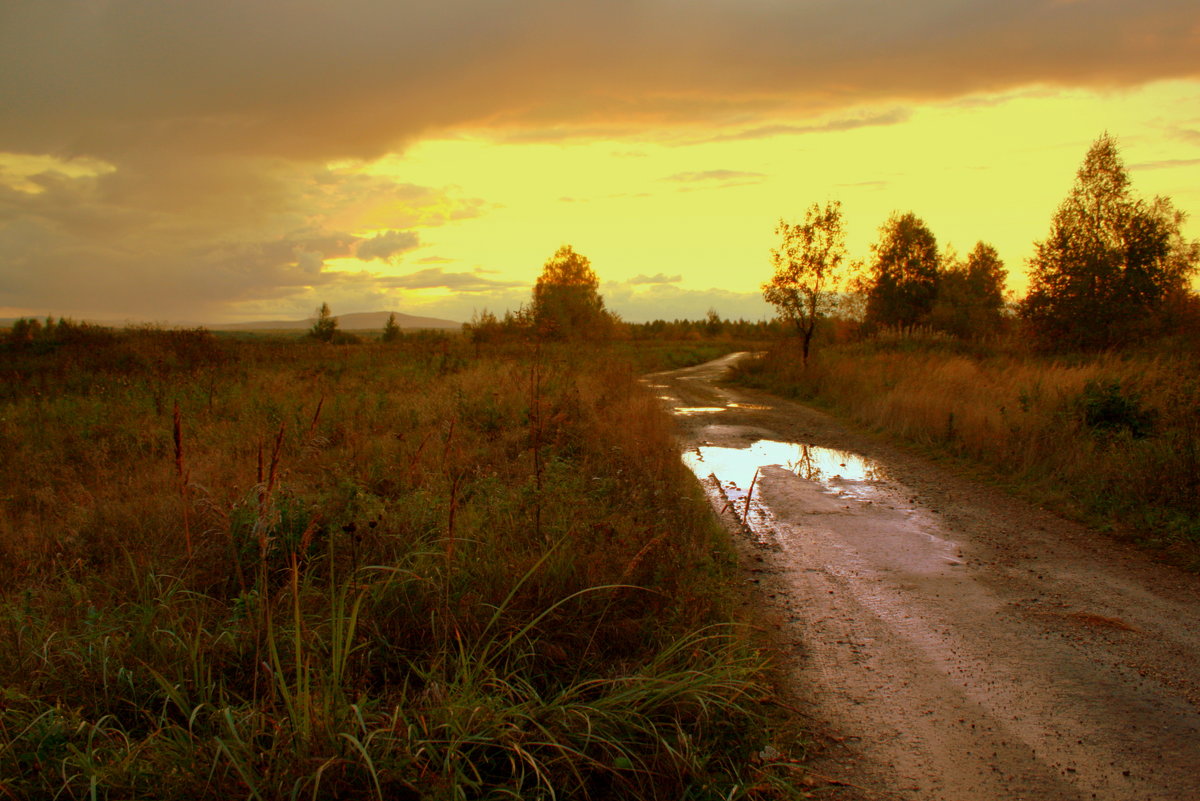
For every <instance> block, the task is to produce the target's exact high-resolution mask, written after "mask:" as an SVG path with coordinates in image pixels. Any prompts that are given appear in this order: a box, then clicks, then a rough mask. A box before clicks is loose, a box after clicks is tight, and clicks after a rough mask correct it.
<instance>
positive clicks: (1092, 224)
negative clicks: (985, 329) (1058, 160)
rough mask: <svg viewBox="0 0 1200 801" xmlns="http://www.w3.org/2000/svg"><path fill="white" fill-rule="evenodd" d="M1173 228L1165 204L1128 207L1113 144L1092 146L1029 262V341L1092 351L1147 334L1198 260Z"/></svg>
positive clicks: (1199, 249) (1175, 214)
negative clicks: (1048, 230) (1030, 333)
mask: <svg viewBox="0 0 1200 801" xmlns="http://www.w3.org/2000/svg"><path fill="white" fill-rule="evenodd" d="M1183 219H1184V215H1183V213H1182V212H1179V211H1177V210H1176V209H1175V208H1174V207H1173V206H1172V205H1171V202H1170V200H1168V199H1167V198H1162V197H1159V198H1155V199H1154V201H1152V202H1149V203H1147V202H1146V201H1144V200H1141V199H1139V198H1136V197H1134V196H1133V194H1132V191H1131V189H1130V181H1129V176H1128V173H1127V172H1126V169H1125V165H1124V164H1123V163H1122V161H1121V158H1120V155H1119V153H1118V151H1117V144H1116V142H1115V141H1114V140H1113V138H1112V137H1110V136H1108V135H1107V134H1106V135H1104V136H1101V137H1100V138H1099V139H1097V140H1096V141H1095V142H1094V143H1093V144H1092V146H1091V148H1090V149H1089V150H1088V153H1087V155H1086V157H1085V158H1084V161H1083V165H1082V166H1081V167H1080V168H1079V171H1078V173H1077V175H1076V180H1075V185H1074V187H1073V188H1072V189H1071V192H1070V194H1069V195H1068V196H1067V198H1066V200H1064V201H1063V203H1062V204H1061V205H1060V206H1059V208H1058V211H1057V212H1055V214H1054V218H1053V220H1052V222H1051V227H1050V234H1049V235H1048V236H1047V237H1046V239H1045V240H1043V241H1041V242H1038V243H1036V251H1035V254H1034V256H1033V257H1032V258H1031V259H1030V262H1029V267H1030V289H1029V294H1028V295H1027V297H1026V298H1025V300H1024V302H1023V303H1022V305H1021V314H1022V316H1023V317H1024V318H1025V319H1026V320H1027V321H1028V323H1029V324H1030V326H1031V328H1032V329H1033V331H1034V333H1035V335H1036V336H1037V337H1038V338H1039V339H1040V341H1041V342H1042V343H1043V344H1044V345H1046V346H1048V347H1052V348H1058V349H1063V348H1084V349H1102V348H1110V347H1115V346H1119V345H1122V344H1126V343H1129V342H1131V341H1137V340H1139V339H1141V338H1144V337H1145V336H1147V335H1149V334H1152V333H1156V329H1158V328H1160V327H1161V326H1159V325H1157V324H1158V323H1160V322H1161V321H1160V320H1158V319H1156V318H1157V317H1158V314H1159V312H1160V311H1161V310H1162V308H1163V306H1164V304H1165V302H1166V301H1167V300H1168V299H1169V298H1170V297H1171V296H1172V295H1173V294H1177V293H1179V292H1180V291H1182V290H1183V289H1184V287H1185V286H1186V282H1187V278H1188V276H1190V275H1191V274H1193V273H1194V272H1195V270H1196V267H1197V262H1198V260H1200V244H1198V243H1195V242H1185V241H1184V240H1183V238H1182V235H1181V233H1180V231H1181V225H1182V222H1183Z"/></svg>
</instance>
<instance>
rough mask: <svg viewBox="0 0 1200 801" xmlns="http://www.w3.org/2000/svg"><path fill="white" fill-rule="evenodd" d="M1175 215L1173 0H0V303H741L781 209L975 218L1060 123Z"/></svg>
mask: <svg viewBox="0 0 1200 801" xmlns="http://www.w3.org/2000/svg"><path fill="white" fill-rule="evenodd" d="M1106 131H1107V132H1108V133H1110V134H1112V135H1114V136H1115V137H1116V138H1117V140H1118V143H1119V145H1120V147H1121V152H1122V155H1123V157H1124V159H1125V162H1126V165H1127V166H1128V167H1129V168H1130V174H1131V177H1132V179H1133V186H1134V189H1135V191H1136V192H1137V193H1138V194H1140V195H1142V196H1144V197H1147V198H1149V197H1152V196H1154V195H1166V196H1168V197H1170V198H1172V199H1173V200H1174V202H1175V205H1176V206H1177V207H1179V208H1180V209H1182V210H1184V211H1185V212H1189V213H1190V214H1191V215H1193V216H1192V217H1191V218H1189V220H1188V222H1187V224H1186V233H1187V235H1188V236H1189V237H1190V238H1197V237H1200V223H1198V221H1197V219H1196V217H1195V215H1200V3H1197V2H1196V0H1140V1H1139V2H1130V1H1129V0H906V2H881V1H880V0H836V1H835V0H510V1H509V2H503V1H501V0H339V1H338V2H332V0H286V1H285V0H170V1H169V0H53V1H52V2H51V1H47V0H0V317H13V316H19V315H38V316H44V315H46V314H54V315H56V316H58V315H67V316H72V317H75V318H82V319H96V320H106V321H123V320H151V321H159V322H193V323H195V322H209V323H220V322H230V321H236V320H257V319H294V318H299V317H304V316H307V315H310V314H311V313H312V311H313V309H314V308H315V307H316V306H317V305H319V304H320V303H322V302H327V303H329V304H330V306H331V307H332V308H333V310H334V312H335V313H347V312H357V311H375V310H381V309H394V310H397V311H402V312H407V313H410V314H420V315H431V316H437V317H446V318H450V319H454V320H465V319H469V318H470V316H471V314H472V312H473V311H475V310H482V309H484V308H487V309H490V310H492V311H495V312H502V311H504V310H505V309H512V308H516V307H517V306H518V305H519V304H520V303H522V302H525V301H527V300H528V298H529V294H530V287H531V285H532V283H533V282H534V280H535V279H536V278H537V275H538V273H539V272H540V270H541V266H542V264H543V263H544V262H545V261H546V259H547V258H549V257H550V256H551V255H552V254H553V253H554V251H555V250H556V249H557V248H558V247H559V246H560V245H562V244H566V243H569V244H571V245H573V246H574V248H575V249H576V250H577V251H579V252H581V253H583V254H584V255H586V256H588V257H589V258H590V259H591V260H592V265H593V267H594V268H595V270H596V272H597V273H598V274H599V276H600V278H601V281H602V286H601V292H602V293H603V294H604V296H605V299H606V300H607V302H608V305H609V307H610V308H611V309H613V310H615V311H616V312H618V313H619V314H621V315H622V316H623V317H624V318H626V319H629V320H634V321H639V320H645V319H653V318H658V317H665V318H674V317H691V318H696V317H701V316H703V315H704V313H705V312H706V310H707V309H709V308H710V307H713V308H716V309H717V310H718V311H719V312H720V313H721V314H722V315H723V316H726V317H735V318H736V317H746V318H751V319H757V318H760V317H764V316H768V315H769V313H770V309H769V307H767V306H765V305H764V304H763V302H762V300H761V294H760V292H759V286H760V284H761V283H762V282H763V281H765V280H767V278H769V276H770V272H771V267H770V262H769V258H768V251H769V249H770V248H771V246H772V245H773V244H774V228H775V224H776V222H777V221H778V219H779V218H780V217H784V218H787V219H789V220H799V219H801V218H802V217H803V214H804V210H805V209H806V208H807V207H808V206H809V205H811V204H812V203H814V202H824V201H826V200H830V199H838V200H841V201H842V204H843V210H844V213H845V216H846V224H847V229H848V239H849V249H850V255H851V256H852V257H854V258H867V257H868V255H869V246H870V244H871V243H872V242H873V241H875V240H876V238H877V236H878V228H879V226H880V225H881V224H882V223H883V222H884V221H885V219H886V218H887V217H888V215H889V214H890V213H892V212H893V211H902V212H903V211H912V212H914V213H915V214H917V216H919V217H921V218H922V219H923V220H924V221H925V222H926V223H927V224H928V226H929V227H930V229H931V230H932V231H933V232H934V234H935V235H936V236H937V238H938V242H939V244H940V245H942V246H943V247H945V246H947V245H951V246H953V247H954V248H955V249H956V250H957V251H958V252H959V253H966V252H967V251H969V250H970V249H971V248H972V246H973V245H974V244H975V242H976V241H978V240H984V241H987V242H990V243H992V244H993V245H995V246H996V248H997V249H998V250H999V252H1000V255H1001V257H1002V258H1003V259H1004V260H1005V262H1006V264H1007V266H1008V268H1009V271H1010V288H1011V289H1012V290H1013V291H1014V292H1015V293H1016V294H1017V295H1020V294H1021V293H1022V292H1023V290H1024V285H1025V284H1024V272H1025V264H1024V263H1025V259H1026V258H1027V257H1028V255H1029V254H1030V252H1031V250H1032V245H1033V242H1034V241H1035V240H1037V239H1040V238H1043V237H1044V236H1045V235H1046V233H1047V231H1048V230H1049V224H1050V218H1051V215H1052V214H1053V212H1054V210H1055V208H1056V207H1057V206H1058V204H1059V203H1060V202H1061V201H1062V200H1063V198H1064V197H1065V196H1066V194H1067V192H1068V190H1069V189H1070V187H1071V184H1072V182H1073V181H1074V175H1075V171H1076V169H1077V168H1078V166H1079V164H1080V162H1081V161H1082V159H1083V156H1084V154H1085V152H1086V151H1087V149H1088V147H1089V145H1090V144H1091V143H1092V142H1093V141H1094V140H1095V139H1096V138H1097V137H1098V136H1100V135H1101V134H1102V133H1104V132H1106Z"/></svg>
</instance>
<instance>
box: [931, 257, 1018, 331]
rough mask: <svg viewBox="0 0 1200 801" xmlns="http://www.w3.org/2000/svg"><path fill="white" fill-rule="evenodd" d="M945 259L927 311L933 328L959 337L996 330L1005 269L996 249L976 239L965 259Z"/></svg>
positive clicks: (999, 315)
mask: <svg viewBox="0 0 1200 801" xmlns="http://www.w3.org/2000/svg"><path fill="white" fill-rule="evenodd" d="M943 261H944V262H946V266H945V268H944V269H943V270H942V273H941V277H940V279H939V281H938V293H937V298H936V299H935V301H934V304H933V308H932V309H931V310H930V313H929V324H930V325H932V326H933V327H934V328H937V329H939V330H941V331H946V332H947V333H951V334H954V335H955V336H959V337H980V336H986V335H988V334H993V333H995V332H996V331H998V330H999V328H1000V326H1001V323H1002V322H1003V320H1004V280H1005V277H1006V276H1007V271H1006V270H1005V269H1004V262H1003V261H1001V260H1000V255H999V254H998V253H997V252H996V249H995V248H994V247H992V246H991V245H989V244H986V243H984V242H979V243H977V244H976V245H975V249H974V250H972V251H971V253H970V255H968V256H967V259H966V261H959V260H957V259H953V258H947V259H943Z"/></svg>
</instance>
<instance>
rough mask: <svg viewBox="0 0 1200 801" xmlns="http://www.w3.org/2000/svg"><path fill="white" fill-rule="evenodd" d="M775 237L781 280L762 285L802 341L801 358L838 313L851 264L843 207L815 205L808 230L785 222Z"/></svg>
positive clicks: (775, 257)
mask: <svg viewBox="0 0 1200 801" xmlns="http://www.w3.org/2000/svg"><path fill="white" fill-rule="evenodd" d="M775 233H776V235H777V236H779V237H780V245H779V247H778V248H772V249H771V264H772V266H774V268H775V274H774V275H773V276H772V277H771V280H770V281H768V282H766V283H765V284H763V285H762V291H763V298H764V299H765V300H766V301H767V303H770V304H771V305H772V306H774V307H775V308H776V309H777V310H778V312H779V317H780V318H781V319H782V320H784V321H785V322H786V323H790V324H791V325H792V326H794V327H795V329H796V333H797V334H799V335H800V343H801V344H800V348H801V355H802V358H803V360H804V363H805V364H808V352H809V348H810V346H811V344H812V338H813V334H814V333H815V332H816V330H817V323H818V322H819V321H820V320H821V318H822V317H825V316H826V315H828V314H829V313H830V312H831V311H833V309H834V306H835V304H836V297H835V295H834V293H833V290H834V289H835V288H836V286H837V280H838V278H839V277H840V276H839V273H840V270H841V266H842V261H843V260H844V259H845V258H846V234H845V231H844V230H843V228H842V204H841V203H839V202H838V201H836V200H834V201H831V202H829V203H826V204H825V205H824V207H822V206H821V205H820V204H819V203H814V204H813V205H812V206H811V207H810V208H809V209H808V212H807V214H806V215H805V217H804V222H803V224H801V223H796V224H789V223H788V222H786V221H784V220H780V221H779V225H778V226H776V228H775Z"/></svg>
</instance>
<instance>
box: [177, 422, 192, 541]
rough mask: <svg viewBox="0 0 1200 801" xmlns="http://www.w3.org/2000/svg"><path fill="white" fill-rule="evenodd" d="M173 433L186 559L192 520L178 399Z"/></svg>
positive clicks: (190, 538) (190, 539)
mask: <svg viewBox="0 0 1200 801" xmlns="http://www.w3.org/2000/svg"><path fill="white" fill-rule="evenodd" d="M174 418H175V421H174V427H173V429H174V430H173V433H174V438H175V481H176V484H177V487H178V490H179V500H180V503H181V504H182V506H183V535H184V539H185V541H186V542H187V555H188V559H191V558H192V522H191V513H190V512H191V509H190V507H191V503H190V501H189V498H188V472H187V469H186V468H185V467H184V464H183V415H182V413H181V412H180V411H179V401H175V415H174Z"/></svg>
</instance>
